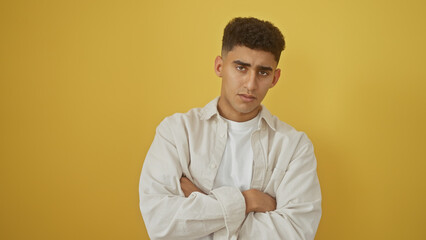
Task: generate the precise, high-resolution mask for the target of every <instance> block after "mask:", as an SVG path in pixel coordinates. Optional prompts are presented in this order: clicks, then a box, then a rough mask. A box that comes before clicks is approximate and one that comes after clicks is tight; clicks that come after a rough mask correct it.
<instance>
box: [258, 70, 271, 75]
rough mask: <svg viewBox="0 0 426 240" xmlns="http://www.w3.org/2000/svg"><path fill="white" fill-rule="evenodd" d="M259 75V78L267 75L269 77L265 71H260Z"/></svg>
mask: <svg viewBox="0 0 426 240" xmlns="http://www.w3.org/2000/svg"><path fill="white" fill-rule="evenodd" d="M259 74H260V75H261V76H268V75H269V73H268V72H265V71H260V72H259Z"/></svg>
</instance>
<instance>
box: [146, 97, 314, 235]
mask: <svg viewBox="0 0 426 240" xmlns="http://www.w3.org/2000/svg"><path fill="white" fill-rule="evenodd" d="M217 102H218V98H216V99H215V100H213V101H211V102H210V103H209V104H207V105H206V106H205V107H204V108H195V109H192V110H190V111H189V112H187V113H185V114H181V113H177V114H174V115H172V116H170V117H167V118H165V119H164V120H163V121H162V122H161V123H160V125H159V126H158V127H157V132H156V135H155V138H154V141H153V143H152V145H151V147H150V149H149V151H148V154H147V156H146V159H145V162H144V165H143V168H142V174H141V179H140V185H139V193H140V209H141V212H142V216H143V219H144V222H145V225H146V227H147V230H148V234H149V236H150V237H151V239H200V238H203V237H206V236H208V235H210V234H211V233H213V238H214V239H314V236H315V233H316V230H317V227H318V224H319V221H320V218H321V191H320V186H319V181H318V177H317V173H316V160H315V155H314V149H313V146H312V143H311V141H310V140H309V139H308V137H307V136H306V134H304V133H303V132H298V131H296V130H295V129H294V128H292V127H291V126H289V125H288V124H286V123H283V122H281V121H280V120H278V118H276V117H275V116H272V115H271V114H270V113H269V111H268V110H267V109H266V108H265V107H263V106H262V110H261V112H260V113H259V114H260V121H259V125H258V129H257V130H256V131H254V132H253V134H252V136H251V144H252V149H253V173H252V179H251V186H250V188H252V189H257V190H260V191H263V192H265V193H267V194H269V195H271V196H272V197H274V198H276V201H277V208H276V210H275V211H270V212H266V213H253V212H251V213H249V214H248V215H246V214H245V209H246V206H245V200H244V197H243V195H242V193H241V191H240V190H239V189H238V188H236V187H230V186H223V187H219V188H213V185H214V180H215V177H216V174H217V170H218V167H219V166H220V161H221V159H222V155H223V152H224V149H225V145H226V141H227V124H226V123H225V121H224V120H223V119H222V118H221V117H220V116H219V113H218V111H217ZM182 176H186V177H187V178H188V179H189V180H191V181H192V182H193V183H194V184H195V185H196V186H197V187H198V188H200V189H201V190H202V191H203V192H205V193H206V194H207V195H205V194H202V193H199V192H193V193H192V194H191V195H190V196H188V197H187V198H185V196H184V194H183V191H182V189H181V187H180V178H181V177H182Z"/></svg>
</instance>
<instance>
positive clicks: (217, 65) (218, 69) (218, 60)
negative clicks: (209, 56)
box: [214, 56, 223, 77]
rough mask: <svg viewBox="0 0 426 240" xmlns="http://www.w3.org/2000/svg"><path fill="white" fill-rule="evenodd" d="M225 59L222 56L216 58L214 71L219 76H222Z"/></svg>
mask: <svg viewBox="0 0 426 240" xmlns="http://www.w3.org/2000/svg"><path fill="white" fill-rule="evenodd" d="M222 67H223V59H222V57H221V56H217V57H216V59H215V60H214V71H215V73H216V75H217V76H218V77H222Z"/></svg>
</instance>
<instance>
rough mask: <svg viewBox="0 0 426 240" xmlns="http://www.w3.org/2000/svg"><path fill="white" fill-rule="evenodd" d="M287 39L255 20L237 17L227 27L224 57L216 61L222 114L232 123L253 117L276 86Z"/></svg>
mask: <svg viewBox="0 0 426 240" xmlns="http://www.w3.org/2000/svg"><path fill="white" fill-rule="evenodd" d="M283 49H284V38H283V36H282V34H281V32H280V31H279V30H278V28H276V27H274V26H273V25H272V24H271V23H269V22H265V21H261V20H258V19H255V18H235V19H233V20H232V21H231V22H229V24H228V25H227V26H226V28H225V31H224V36H223V45H222V56H217V57H216V60H215V72H216V75H217V76H219V77H221V78H222V88H221V94H220V98H219V102H218V110H219V112H220V114H221V115H222V116H223V117H225V118H227V119H230V120H233V121H238V122H242V121H247V120H250V119H252V118H254V117H255V116H256V115H257V114H258V113H259V111H260V109H261V103H262V100H263V99H264V97H265V96H266V94H267V93H268V90H269V89H270V88H272V87H273V86H275V84H276V83H277V82H278V79H279V77H280V73H281V70H280V69H278V68H277V65H278V61H279V58H280V54H281V51H282V50H283Z"/></svg>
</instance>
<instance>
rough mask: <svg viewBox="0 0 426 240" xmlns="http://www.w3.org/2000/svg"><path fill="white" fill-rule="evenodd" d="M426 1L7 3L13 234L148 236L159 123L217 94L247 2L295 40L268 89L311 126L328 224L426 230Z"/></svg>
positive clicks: (399, 233) (330, 236)
mask: <svg viewBox="0 0 426 240" xmlns="http://www.w3.org/2000/svg"><path fill="white" fill-rule="evenodd" d="M425 10H426V3H425V2H424V1H420V0H419V1H415V0H408V1H402V0H401V1H385V0H381V1H380V0H374V1H371V0H359V1H338V0H330V1H304V0H301V1H267V0H264V1H252V0H251V1H249V0H245V1H224V0H220V1H219V0H216V1H195V0H193V1H149V2H148V1H5V0H2V1H1V3H0V34H1V36H0V79H1V82H0V91H1V92H0V100H1V103H0V104H1V105H0V107H1V118H0V121H1V129H0V141H1V148H0V158H1V163H0V164H1V165H0V171H1V172H0V194H1V197H0V239H5V240H6V239H148V236H147V234H146V230H145V227H144V225H143V221H142V217H141V216H140V213H139V209H138V179H139V174H140V170H141V167H142V163H143V159H144V157H145V154H146V152H147V150H148V148H149V146H150V143H151V141H152V139H153V136H154V131H155V127H156V126H157V124H158V123H159V122H160V121H161V120H162V119H163V118H164V117H165V116H168V115H170V114H172V113H174V112H186V111H187V110H188V109H190V108H192V107H199V106H204V105H205V104H206V103H207V102H209V101H210V100H211V99H213V98H214V97H215V96H217V95H218V94H219V88H220V79H219V78H217V77H216V76H215V74H214V72H213V62H214V58H215V57H216V55H217V54H219V52H220V45H221V37H222V31H223V28H224V26H225V25H226V23H227V22H228V21H229V20H230V19H231V18H233V17H235V16H255V17H259V18H262V19H268V20H270V21H271V22H273V23H274V24H275V25H276V26H278V27H279V28H280V29H282V31H283V33H284V35H285V37H286V41H287V49H286V50H285V52H284V55H283V56H282V60H281V62H280V67H281V68H282V69H283V74H282V78H281V79H280V82H279V83H278V85H277V86H276V87H275V88H274V89H272V90H271V92H270V94H269V96H268V97H267V99H266V100H265V101H264V104H265V105H266V106H267V107H268V108H269V109H270V110H271V112H273V113H274V114H275V115H277V116H278V117H279V118H280V119H281V120H283V121H286V122H288V123H289V124H291V125H293V126H294V127H296V128H297V129H299V130H303V131H305V132H306V133H307V134H308V136H309V137H310V138H311V139H312V141H313V143H314V146H315V151H316V154H317V159H318V173H319V177H320V182H321V186H322V193H323V216H322V220H321V223H320V226H319V229H318V233H317V237H316V239H319V240H334V239H336V240H341V239H345V240H346V239H356V240H359V239H410V240H411V239H426V231H425V227H424V225H425V222H426V207H425V204H426V192H425V190H426V174H425V169H426V163H425V162H426V157H425V154H426V153H425V148H426V141H425V135H426V127H425V123H426V112H425V109H426V97H425V95H426V94H425V91H426V82H425V81H426V70H425V62H426V47H425V44H426V32H425V31H426V30H425V29H426V27H425V23H426V14H425Z"/></svg>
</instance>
